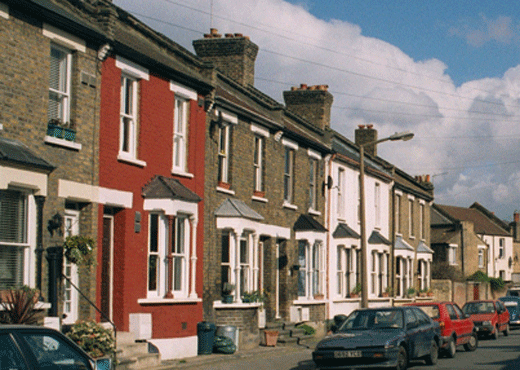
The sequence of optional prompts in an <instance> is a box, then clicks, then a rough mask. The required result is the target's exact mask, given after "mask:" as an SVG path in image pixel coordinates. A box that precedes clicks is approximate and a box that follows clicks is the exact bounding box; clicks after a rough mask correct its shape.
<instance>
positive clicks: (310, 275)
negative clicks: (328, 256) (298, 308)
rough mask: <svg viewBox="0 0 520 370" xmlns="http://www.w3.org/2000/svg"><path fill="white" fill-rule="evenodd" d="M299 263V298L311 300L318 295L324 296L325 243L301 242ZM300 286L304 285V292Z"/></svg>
mask: <svg viewBox="0 0 520 370" xmlns="http://www.w3.org/2000/svg"><path fill="white" fill-rule="evenodd" d="M301 252H303V255H302V253H301ZM298 263H299V270H298V298H299V299H304V300H311V299H314V296H315V295H317V294H318V295H321V294H324V293H325V291H324V286H323V273H324V265H323V264H324V256H323V243H322V242H321V241H318V240H316V241H314V242H313V243H312V244H311V243H309V242H308V241H307V240H299V241H298ZM300 284H302V290H301V289H300V288H299V287H300Z"/></svg>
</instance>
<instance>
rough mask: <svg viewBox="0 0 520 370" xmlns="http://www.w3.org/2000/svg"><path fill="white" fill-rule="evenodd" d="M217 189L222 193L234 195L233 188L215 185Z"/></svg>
mask: <svg viewBox="0 0 520 370" xmlns="http://www.w3.org/2000/svg"><path fill="white" fill-rule="evenodd" d="M217 191H218V192H219V193H224V194H229V195H235V191H234V190H229V189H226V188H223V187H221V186H217Z"/></svg>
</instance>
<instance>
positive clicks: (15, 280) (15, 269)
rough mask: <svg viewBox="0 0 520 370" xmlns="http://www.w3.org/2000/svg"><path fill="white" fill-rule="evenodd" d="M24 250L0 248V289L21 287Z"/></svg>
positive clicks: (5, 246)
mask: <svg viewBox="0 0 520 370" xmlns="http://www.w3.org/2000/svg"><path fill="white" fill-rule="evenodd" d="M23 257H24V248H21V247H14V246H8V245H1V246H0V289H8V288H11V287H20V286H22V285H23V273H24V264H23V260H24V258H23Z"/></svg>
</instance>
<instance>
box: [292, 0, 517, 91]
mask: <svg viewBox="0 0 520 370" xmlns="http://www.w3.org/2000/svg"><path fill="white" fill-rule="evenodd" d="M289 2H290V3H292V4H297V5H302V6H303V7H305V8H306V9H308V10H309V11H310V12H311V13H312V14H314V15H315V16H316V17H318V18H320V19H324V20H327V21H329V20H331V19H341V20H344V21H348V22H351V23H354V24H357V25H359V26H360V27H361V29H362V31H361V33H362V34H363V35H364V36H368V37H375V38H378V39H381V40H384V41H386V42H388V43H390V44H392V45H395V46H397V47H399V48H400V49H401V50H402V51H403V52H404V53H406V54H408V55H409V56H410V57H412V58H413V59H415V60H425V59H431V58H436V59H440V60H442V61H443V62H444V63H445V64H446V65H447V67H448V68H447V70H446V72H447V73H448V74H449V75H450V76H451V78H452V79H453V81H454V82H455V83H456V84H457V85H460V84H461V83H463V82H466V81H470V80H475V79H481V78H485V77H500V76H502V75H503V74H504V72H505V71H506V70H507V69H508V68H510V67H512V66H516V65H517V64H519V62H520V48H519V46H520V45H519V39H520V33H519V32H520V24H519V21H520V19H519V17H520V2H518V1H510V0H505V1H496V0H495V1H475V0H451V1H447V0H432V1H427V0H424V1H417V0H415V1H414V0H399V1H381V0H361V1H360V0H345V1H337V0H336V1H335V0H314V1H313V0H307V1H298V0H290V1H289ZM507 18H509V19H507ZM492 29H496V31H495V35H496V39H495V40H494V39H493V36H492V33H493V31H492ZM514 33H516V35H514V36H513V34H514ZM471 35H474V37H476V38H477V40H480V42H482V44H479V43H476V44H475V43H473V44H470V43H468V39H467V38H468V37H470V36H471ZM479 36H480V37H479ZM477 40H475V42H476V41H477Z"/></svg>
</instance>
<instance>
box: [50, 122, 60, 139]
mask: <svg viewBox="0 0 520 370" xmlns="http://www.w3.org/2000/svg"><path fill="white" fill-rule="evenodd" d="M47 135H49V136H52V137H56V138H58V139H61V138H63V127H61V126H57V125H53V124H50V123H49V124H48V125H47Z"/></svg>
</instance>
